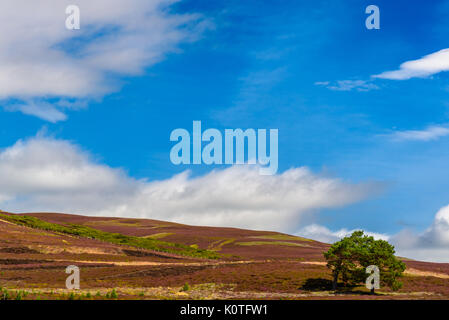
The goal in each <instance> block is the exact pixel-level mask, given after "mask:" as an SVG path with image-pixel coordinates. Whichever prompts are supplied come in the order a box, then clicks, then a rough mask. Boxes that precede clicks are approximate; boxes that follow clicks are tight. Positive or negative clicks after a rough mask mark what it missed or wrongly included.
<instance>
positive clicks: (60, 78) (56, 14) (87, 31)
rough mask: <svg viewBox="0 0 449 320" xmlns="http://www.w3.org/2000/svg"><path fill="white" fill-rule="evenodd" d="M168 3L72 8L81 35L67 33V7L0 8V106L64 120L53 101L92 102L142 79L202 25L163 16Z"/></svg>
mask: <svg viewBox="0 0 449 320" xmlns="http://www.w3.org/2000/svg"><path fill="white" fill-rule="evenodd" d="M174 2H176V1H172V0H95V1H90V0H78V1H76V5H77V6H78V7H79V8H80V13H81V15H80V16H81V29H80V30H68V29H66V27H65V20H66V18H67V16H68V15H66V13H65V9H66V7H67V6H68V5H72V4H73V1H70V0H60V1H54V0H39V1H28V0H3V1H1V2H0V29H1V30H2V36H1V37H0V103H1V105H3V107H6V110H8V111H21V112H23V113H25V114H28V115H34V116H37V117H39V118H42V119H44V120H47V121H50V122H57V121H61V120H65V119H66V115H65V114H64V108H62V107H61V106H60V105H58V104H57V103H56V104H51V105H50V104H49V101H47V100H48V99H49V98H53V99H61V100H63V99H67V98H69V99H75V100H76V99H86V98H87V99H97V98H101V97H103V96H104V95H105V94H108V93H111V92H113V91H115V90H117V89H118V88H119V87H120V82H119V80H120V77H125V76H136V75H141V74H143V72H144V71H145V68H147V67H149V66H151V65H153V64H155V63H157V62H159V61H160V60H161V59H163V58H164V56H165V55H166V54H167V53H170V52H174V51H176V50H178V49H177V48H178V47H179V44H180V43H183V42H187V41H193V40H195V39H196V38H197V37H198V36H199V35H200V34H201V32H202V31H203V30H204V28H207V24H208V22H207V21H205V20H204V19H203V18H202V17H200V16H199V15H195V14H183V15H180V14H174V13H171V12H170V5H172V4H173V3H174Z"/></svg>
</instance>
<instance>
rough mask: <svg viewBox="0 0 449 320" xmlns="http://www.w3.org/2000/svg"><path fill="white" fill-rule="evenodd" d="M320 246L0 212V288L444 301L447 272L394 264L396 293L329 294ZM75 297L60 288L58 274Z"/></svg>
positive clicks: (270, 235)
mask: <svg viewBox="0 0 449 320" xmlns="http://www.w3.org/2000/svg"><path fill="white" fill-rule="evenodd" d="M328 247H329V245H328V244H325V243H321V242H317V241H313V240H310V239H304V238H300V237H295V236H291V235H287V234H282V233H277V232H269V231H252V230H244V229H236V228H216V227H198V226H189V225H184V224H177V223H172V222H165V221H158V220H148V219H127V218H107V217H87V216H80V215H69V214H58V213H26V214H11V213H6V212H0V287H2V292H3V296H7V297H16V296H18V295H20V298H26V299H36V298H41V299H65V298H83V299H107V298H111V297H115V294H114V295H113V294H112V290H115V291H114V292H116V293H117V294H118V298H124V299H167V298H168V299H189V298H190V299H203V298H215V299H232V298H238V299H258V298H268V299H280V298H282V299H284V298H285V299H410V298H416V299H449V264H441V263H426V262H419V261H412V260H408V259H404V260H405V263H406V264H407V270H406V273H405V276H404V277H403V279H402V281H403V282H404V286H403V288H402V289H401V290H400V291H399V292H391V291H390V290H388V289H386V288H381V290H379V294H378V295H376V296H370V295H368V292H367V290H366V289H365V288H363V287H358V288H353V289H352V290H349V291H344V292H338V293H334V292H332V291H331V290H330V289H331V281H330V280H331V276H330V272H329V270H328V269H327V268H326V265H325V261H324V258H323V252H324V251H326V250H327V249H328ZM68 265H76V266H78V267H79V268H80V270H81V290H79V291H77V293H76V295H73V294H71V292H69V290H67V289H65V280H66V277H67V276H68V275H67V274H66V273H65V268H66V267H67V266H68ZM0 295H1V293H0Z"/></svg>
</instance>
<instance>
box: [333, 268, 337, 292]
mask: <svg viewBox="0 0 449 320" xmlns="http://www.w3.org/2000/svg"><path fill="white" fill-rule="evenodd" d="M337 283H338V273H337V272H334V281H332V289H333V290H334V291H336V290H337Z"/></svg>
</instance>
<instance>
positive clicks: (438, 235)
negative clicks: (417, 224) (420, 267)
mask: <svg viewBox="0 0 449 320" xmlns="http://www.w3.org/2000/svg"><path fill="white" fill-rule="evenodd" d="M392 241H393V243H394V244H395V245H396V246H397V248H398V250H397V251H398V254H399V255H401V256H405V257H410V258H413V259H419V260H424V261H434V262H449V206H446V207H443V208H441V209H440V210H439V211H438V212H437V214H436V215H435V218H434V221H433V223H432V225H431V226H430V227H429V228H428V229H427V230H425V231H424V232H423V233H421V234H415V233H414V232H411V231H409V230H403V231H402V232H400V233H398V234H397V235H395V236H394V237H392Z"/></svg>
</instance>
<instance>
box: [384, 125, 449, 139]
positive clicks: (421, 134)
mask: <svg viewBox="0 0 449 320" xmlns="http://www.w3.org/2000/svg"><path fill="white" fill-rule="evenodd" d="M447 135H449V128H448V127H445V126H429V127H427V128H426V129H424V130H405V131H395V132H393V133H391V134H387V135H384V136H387V137H389V138H390V139H391V140H393V141H431V140H437V139H439V138H441V137H445V136H447Z"/></svg>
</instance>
